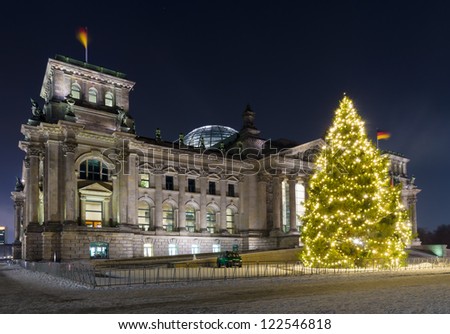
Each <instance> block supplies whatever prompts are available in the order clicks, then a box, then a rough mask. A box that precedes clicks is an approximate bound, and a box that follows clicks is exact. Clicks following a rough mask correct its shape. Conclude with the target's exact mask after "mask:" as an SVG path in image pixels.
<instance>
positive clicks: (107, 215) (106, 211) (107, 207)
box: [103, 197, 111, 226]
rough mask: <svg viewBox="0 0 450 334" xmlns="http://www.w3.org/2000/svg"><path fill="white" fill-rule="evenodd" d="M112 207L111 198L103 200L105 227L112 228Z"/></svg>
mask: <svg viewBox="0 0 450 334" xmlns="http://www.w3.org/2000/svg"><path fill="white" fill-rule="evenodd" d="M110 207H111V198H109V197H107V198H105V199H104V200H103V220H104V223H103V226H110V223H109V221H110V219H111V212H110Z"/></svg>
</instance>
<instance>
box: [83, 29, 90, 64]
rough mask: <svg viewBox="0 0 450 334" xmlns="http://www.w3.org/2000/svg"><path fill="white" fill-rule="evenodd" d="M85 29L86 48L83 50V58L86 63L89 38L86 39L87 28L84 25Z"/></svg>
mask: <svg viewBox="0 0 450 334" xmlns="http://www.w3.org/2000/svg"><path fill="white" fill-rule="evenodd" d="M85 29H86V48H85V50H84V59H85V60H86V63H87V62H88V45H89V39H88V29H87V27H85Z"/></svg>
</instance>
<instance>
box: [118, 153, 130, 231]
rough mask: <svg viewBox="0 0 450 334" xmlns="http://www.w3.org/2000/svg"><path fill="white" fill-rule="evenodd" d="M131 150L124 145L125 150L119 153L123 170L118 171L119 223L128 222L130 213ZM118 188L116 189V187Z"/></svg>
mask: <svg viewBox="0 0 450 334" xmlns="http://www.w3.org/2000/svg"><path fill="white" fill-rule="evenodd" d="M129 158H130V155H129V152H128V150H127V147H125V146H124V148H123V151H122V152H121V154H120V155H119V159H120V161H121V162H122V170H121V171H120V172H119V173H118V175H117V179H118V184H119V189H117V191H118V192H119V206H118V210H119V212H118V213H119V223H120V224H121V225H122V224H128V214H129V212H128V211H129V210H130V208H129V207H128V195H129V194H128V176H129V175H128V174H129V172H130V171H129V168H130V166H129V165H130V164H129ZM115 190H116V189H115Z"/></svg>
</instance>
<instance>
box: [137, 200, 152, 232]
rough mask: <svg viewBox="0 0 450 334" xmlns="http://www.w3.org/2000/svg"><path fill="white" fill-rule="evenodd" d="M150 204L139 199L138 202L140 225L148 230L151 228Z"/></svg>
mask: <svg viewBox="0 0 450 334" xmlns="http://www.w3.org/2000/svg"><path fill="white" fill-rule="evenodd" d="M150 223H151V222H150V206H149V205H148V203H147V202H145V201H139V203H138V224H139V227H140V228H141V229H142V230H144V231H148V230H149V229H150Z"/></svg>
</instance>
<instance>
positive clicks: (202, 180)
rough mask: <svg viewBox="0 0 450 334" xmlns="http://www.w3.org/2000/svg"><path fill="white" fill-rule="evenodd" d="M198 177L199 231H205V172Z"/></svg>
mask: <svg viewBox="0 0 450 334" xmlns="http://www.w3.org/2000/svg"><path fill="white" fill-rule="evenodd" d="M199 179H200V218H199V219H200V232H202V233H206V232H207V231H208V230H207V228H206V227H207V223H206V204H207V198H206V190H207V181H208V179H207V176H206V174H204V173H202V175H201V176H200V177H199Z"/></svg>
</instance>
